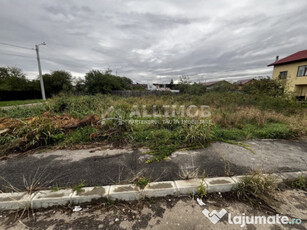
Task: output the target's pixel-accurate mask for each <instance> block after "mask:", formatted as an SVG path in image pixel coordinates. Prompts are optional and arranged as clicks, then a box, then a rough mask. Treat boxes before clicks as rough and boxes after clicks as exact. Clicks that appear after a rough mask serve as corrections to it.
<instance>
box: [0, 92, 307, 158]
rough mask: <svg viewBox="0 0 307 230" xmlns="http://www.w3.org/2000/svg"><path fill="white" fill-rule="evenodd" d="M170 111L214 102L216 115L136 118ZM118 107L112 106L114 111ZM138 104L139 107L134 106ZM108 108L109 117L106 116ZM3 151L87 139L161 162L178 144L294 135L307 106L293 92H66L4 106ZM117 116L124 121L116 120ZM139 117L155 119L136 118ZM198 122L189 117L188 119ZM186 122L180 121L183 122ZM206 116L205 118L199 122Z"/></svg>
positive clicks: (306, 124)
mask: <svg viewBox="0 0 307 230" xmlns="http://www.w3.org/2000/svg"><path fill="white" fill-rule="evenodd" d="M143 105H145V106H146V110H147V112H148V114H153V113H154V111H155V112H156V113H157V114H164V113H165V108H164V107H163V106H165V105H177V107H178V108H179V106H180V105H184V106H185V107H188V106H190V105H196V106H198V107H199V106H201V105H209V106H210V111H211V117H209V118H203V117H200V116H196V117H193V118H191V117H190V118H189V117H186V116H185V117H181V115H180V114H177V115H176V116H175V117H169V118H167V119H168V121H171V122H165V119H166V118H161V117H137V116H136V115H135V113H134V116H131V112H135V111H136V110H135V108H136V107H135V106H137V108H138V109H139V111H140V112H141V113H142V112H143V107H142V106H143ZM111 106H113V108H114V109H113V110H112V109H111V110H110V109H109V108H110V107H111ZM133 106H134V107H133ZM106 111H109V113H108V115H107V116H106V117H104V118H103V119H102V114H105V112H106ZM0 117H1V118H0V132H1V134H0V143H1V147H0V151H1V155H2V156H3V155H6V154H9V153H13V152H25V151H28V150H31V149H36V148H42V147H53V148H77V147H82V146H84V145H86V144H90V143H91V144H95V145H110V144H111V145H113V146H115V147H124V146H130V147H135V148H138V147H145V148H148V149H150V151H149V153H151V154H152V155H153V156H154V157H153V158H152V160H161V159H163V158H165V157H167V156H169V155H170V154H171V153H172V152H174V151H175V150H177V149H191V148H202V147H205V146H207V145H208V144H210V142H213V141H226V142H231V143H236V142H237V141H242V140H247V139H253V138H295V137H302V136H304V135H306V133H307V108H306V107H304V106H303V105H302V104H300V103H298V102H296V101H294V100H291V99H287V98H281V97H275V98H274V97H269V96H265V95H261V96H260V95H247V94H240V93H218V92H208V93H205V94H203V95H202V96H192V95H163V96H143V97H119V96H109V95H96V96H73V95H59V96H56V97H54V98H52V99H49V100H48V102H47V103H46V104H43V105H38V106H36V107H31V108H14V109H10V110H1V109H0ZM114 118H117V119H114ZM132 119H134V120H135V119H137V120H141V121H144V120H154V121H156V123H152V124H144V122H143V123H130V122H129V120H130V121H131V120H132ZM187 119H188V120H189V121H193V122H188V123H187V122H186V120H187ZM178 121H180V122H178ZM200 121H202V122H200Z"/></svg>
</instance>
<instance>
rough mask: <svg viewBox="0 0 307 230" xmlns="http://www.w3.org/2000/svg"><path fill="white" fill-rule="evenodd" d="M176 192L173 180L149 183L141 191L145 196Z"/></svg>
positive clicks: (173, 193)
mask: <svg viewBox="0 0 307 230" xmlns="http://www.w3.org/2000/svg"><path fill="white" fill-rule="evenodd" d="M176 192H177V189H176V185H175V183H174V182H173V181H161V182H152V183H149V184H148V185H147V186H146V187H145V188H144V191H143V194H144V195H145V196H146V197H163V196H168V195H175V194H176Z"/></svg>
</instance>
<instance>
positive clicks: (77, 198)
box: [71, 186, 110, 205]
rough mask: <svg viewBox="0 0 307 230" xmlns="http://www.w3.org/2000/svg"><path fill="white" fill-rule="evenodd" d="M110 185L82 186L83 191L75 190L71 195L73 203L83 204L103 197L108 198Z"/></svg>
mask: <svg viewBox="0 0 307 230" xmlns="http://www.w3.org/2000/svg"><path fill="white" fill-rule="evenodd" d="M109 192H110V186H98V187H86V188H82V189H81V192H79V193H78V192H76V191H75V192H74V193H73V194H72V196H71V203H72V204H73V205H75V204H82V203H87V202H91V201H94V200H98V199H101V198H108V195H109Z"/></svg>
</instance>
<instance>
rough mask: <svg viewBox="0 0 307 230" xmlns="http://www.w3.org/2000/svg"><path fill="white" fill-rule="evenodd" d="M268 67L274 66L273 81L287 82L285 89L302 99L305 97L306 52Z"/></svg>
mask: <svg viewBox="0 0 307 230" xmlns="http://www.w3.org/2000/svg"><path fill="white" fill-rule="evenodd" d="M268 66H274V71H273V77H272V78H273V79H280V80H285V81H287V84H286V89H287V90H288V91H289V92H294V93H295V94H296V96H299V97H301V98H303V99H306V97H307V50H302V51H299V52H297V53H294V54H291V55H290V56H288V57H285V58H283V59H279V56H277V57H276V60H275V62H273V63H272V64H269V65H268Z"/></svg>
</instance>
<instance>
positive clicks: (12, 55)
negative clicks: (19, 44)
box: [0, 52, 33, 59]
mask: <svg viewBox="0 0 307 230" xmlns="http://www.w3.org/2000/svg"><path fill="white" fill-rule="evenodd" d="M0 54H3V55H10V56H17V57H26V58H31V59H33V57H31V56H24V55H18V54H9V53H3V52H0Z"/></svg>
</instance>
